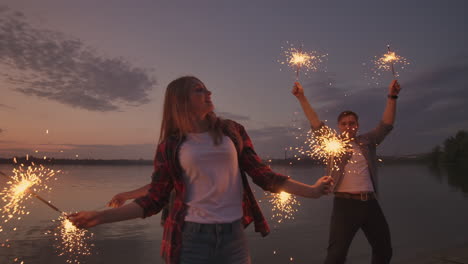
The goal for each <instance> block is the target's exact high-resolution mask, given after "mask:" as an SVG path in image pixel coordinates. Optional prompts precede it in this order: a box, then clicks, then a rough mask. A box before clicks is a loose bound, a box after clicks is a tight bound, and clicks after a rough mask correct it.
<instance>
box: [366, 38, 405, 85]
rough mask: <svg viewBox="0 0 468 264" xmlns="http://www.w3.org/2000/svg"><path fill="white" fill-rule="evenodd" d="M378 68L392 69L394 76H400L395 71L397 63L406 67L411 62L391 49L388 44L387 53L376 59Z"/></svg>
mask: <svg viewBox="0 0 468 264" xmlns="http://www.w3.org/2000/svg"><path fill="white" fill-rule="evenodd" d="M374 64H375V67H376V70H384V71H388V70H391V71H392V75H393V78H396V77H397V76H398V73H397V72H396V71H395V64H401V68H402V69H404V67H405V66H406V65H408V64H409V62H407V60H406V58H404V57H402V56H399V55H397V54H396V53H395V52H394V51H391V50H390V45H387V53H385V54H384V55H383V56H382V57H380V58H378V59H376V60H375V61H374Z"/></svg>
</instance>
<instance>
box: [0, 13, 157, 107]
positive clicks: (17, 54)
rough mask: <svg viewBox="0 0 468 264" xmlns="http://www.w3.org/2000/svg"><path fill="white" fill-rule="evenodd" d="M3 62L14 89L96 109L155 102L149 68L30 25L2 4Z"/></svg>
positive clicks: (0, 49)
mask: <svg viewBox="0 0 468 264" xmlns="http://www.w3.org/2000/svg"><path fill="white" fill-rule="evenodd" d="M0 66H1V67H2V68H3V69H2V75H3V79H4V80H5V81H7V82H8V83H10V84H11V85H12V86H13V89H14V90H16V91H18V92H20V93H23V94H26V95H31V96H37V97H40V98H45V99H49V100H53V101H57V102H60V103H62V104H65V105H69V106H72V107H77V108H82V109H87V110H91V111H115V110H119V109H120V108H121V107H122V106H123V105H131V106H137V105H141V104H145V103H148V102H149V101H150V99H149V97H148V93H149V92H150V91H151V90H152V89H153V88H154V86H155V85H156V80H155V78H154V77H153V76H151V73H150V71H149V70H146V69H142V68H139V67H135V66H133V65H131V64H130V63H129V62H127V61H126V60H125V59H124V58H121V57H117V58H110V57H106V56H102V55H99V54H98V53H97V52H96V51H94V50H93V49H92V48H91V47H89V46H86V44H85V43H84V42H82V41H81V40H79V39H75V38H71V37H68V36H66V35H65V34H63V33H60V32H55V31H50V30H43V29H38V28H35V27H33V26H32V25H30V24H29V23H28V21H27V19H26V17H25V16H24V15H23V14H22V13H21V12H15V11H13V10H10V9H8V8H7V7H0Z"/></svg>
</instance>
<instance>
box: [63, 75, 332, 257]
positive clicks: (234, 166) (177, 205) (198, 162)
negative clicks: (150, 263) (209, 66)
mask: <svg viewBox="0 0 468 264" xmlns="http://www.w3.org/2000/svg"><path fill="white" fill-rule="evenodd" d="M213 110H214V106H213V103H212V101H211V92H210V91H209V90H207V89H206V87H205V85H204V84H203V82H201V81H200V80H199V79H198V78H196V77H193V76H185V77H181V78H178V79H176V80H174V81H172V82H171V83H170V84H169V85H168V86H167V89H166V95H165V99H164V110H163V118H162V124H161V133H160V138H159V144H158V147H157V151H156V156H155V161H154V173H153V175H152V182H151V184H150V186H149V188H147V187H142V188H147V190H148V191H147V193H146V195H145V196H143V197H139V198H137V199H136V200H135V201H134V202H133V203H129V204H126V205H124V206H121V207H118V208H113V209H108V210H104V211H99V212H97V211H84V212H79V213H76V214H72V215H70V219H71V221H72V222H73V223H74V224H75V225H76V226H78V227H86V228H87V227H92V226H96V225H99V224H104V223H111V222H117V221H123V220H128V219H133V218H139V217H148V216H151V215H154V214H157V213H158V212H160V211H161V210H162V209H163V208H164V207H165V206H166V205H167V204H168V201H169V197H170V194H171V192H172V191H174V194H175V195H174V201H173V205H172V207H171V209H170V211H169V215H168V217H167V219H166V220H165V222H164V234H163V241H162V245H161V254H162V256H163V258H164V259H165V261H166V263H168V264H178V263H180V264H186V263H223V264H230V263H233V264H234V263H236V264H237V263H238V264H246V263H250V257H249V253H248V249H247V244H246V238H245V235H244V232H243V229H244V228H245V227H246V226H247V225H249V224H250V223H251V222H254V227H255V231H256V232H260V233H261V234H262V235H263V236H266V235H267V234H268V233H269V231H270V230H269V227H268V224H267V222H266V221H265V218H264V217H263V214H262V212H261V211H260V207H259V206H258V204H257V201H256V199H255V197H254V195H253V193H252V191H251V189H250V186H249V183H248V180H247V177H246V174H248V175H249V176H250V177H251V178H252V180H253V182H254V183H255V184H257V185H259V186H260V187H261V188H262V189H264V190H266V191H270V192H279V191H285V192H288V193H292V194H296V195H299V196H304V197H310V198H318V197H320V196H321V195H323V194H327V193H329V191H330V187H331V184H332V179H331V178H330V177H327V176H324V177H322V178H320V179H319V180H317V182H316V183H315V184H314V185H307V184H303V183H300V182H297V181H294V180H292V179H290V178H289V177H288V176H284V175H281V174H278V173H275V172H273V171H272V170H271V169H270V168H269V167H268V166H267V165H265V164H264V163H262V161H261V159H260V158H259V157H258V156H257V154H256V153H255V151H254V148H253V145H252V142H251V141H250V138H249V136H248V135H247V133H246V131H245V130H244V127H243V126H242V125H240V124H238V123H236V122H234V121H231V120H223V119H220V118H218V117H217V116H216V115H215V113H214V112H213Z"/></svg>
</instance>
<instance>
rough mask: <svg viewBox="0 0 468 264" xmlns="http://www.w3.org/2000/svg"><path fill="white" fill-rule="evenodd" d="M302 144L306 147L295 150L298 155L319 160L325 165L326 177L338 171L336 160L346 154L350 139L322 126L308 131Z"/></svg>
mask: <svg viewBox="0 0 468 264" xmlns="http://www.w3.org/2000/svg"><path fill="white" fill-rule="evenodd" d="M296 138H297V139H299V137H296ZM304 143H305V146H306V147H304V146H301V147H297V148H296V150H297V151H298V152H299V154H300V155H306V156H309V157H312V158H315V159H318V160H320V161H321V162H323V163H324V164H326V165H327V170H326V173H327V175H328V176H332V175H333V174H332V172H333V171H336V170H339V168H338V166H337V164H336V160H339V159H340V158H342V157H343V155H344V154H346V153H347V152H348V149H349V148H350V146H351V145H350V144H351V139H350V138H349V137H348V136H347V135H346V134H343V135H339V134H338V133H337V132H336V131H335V130H333V129H331V128H329V127H328V126H322V127H321V128H320V129H319V130H315V131H309V132H308V133H307V135H306V140H305V142H304ZM295 157H297V155H295ZM298 159H299V158H298Z"/></svg>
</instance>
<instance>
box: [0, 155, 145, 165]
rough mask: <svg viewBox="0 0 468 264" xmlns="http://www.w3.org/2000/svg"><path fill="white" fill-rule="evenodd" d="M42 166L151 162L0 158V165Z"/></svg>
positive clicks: (31, 157)
mask: <svg viewBox="0 0 468 264" xmlns="http://www.w3.org/2000/svg"><path fill="white" fill-rule="evenodd" d="M15 160H16V163H18V164H25V165H26V164H27V165H29V164H31V163H34V164H37V165H39V164H44V165H54V164H61V165H121V166H131V165H153V161H152V160H143V159H139V160H127V159H116V160H102V159H55V158H46V159H44V158H36V157H33V156H29V157H28V158H26V157H16V158H15V159H13V158H0V164H14V163H15Z"/></svg>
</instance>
